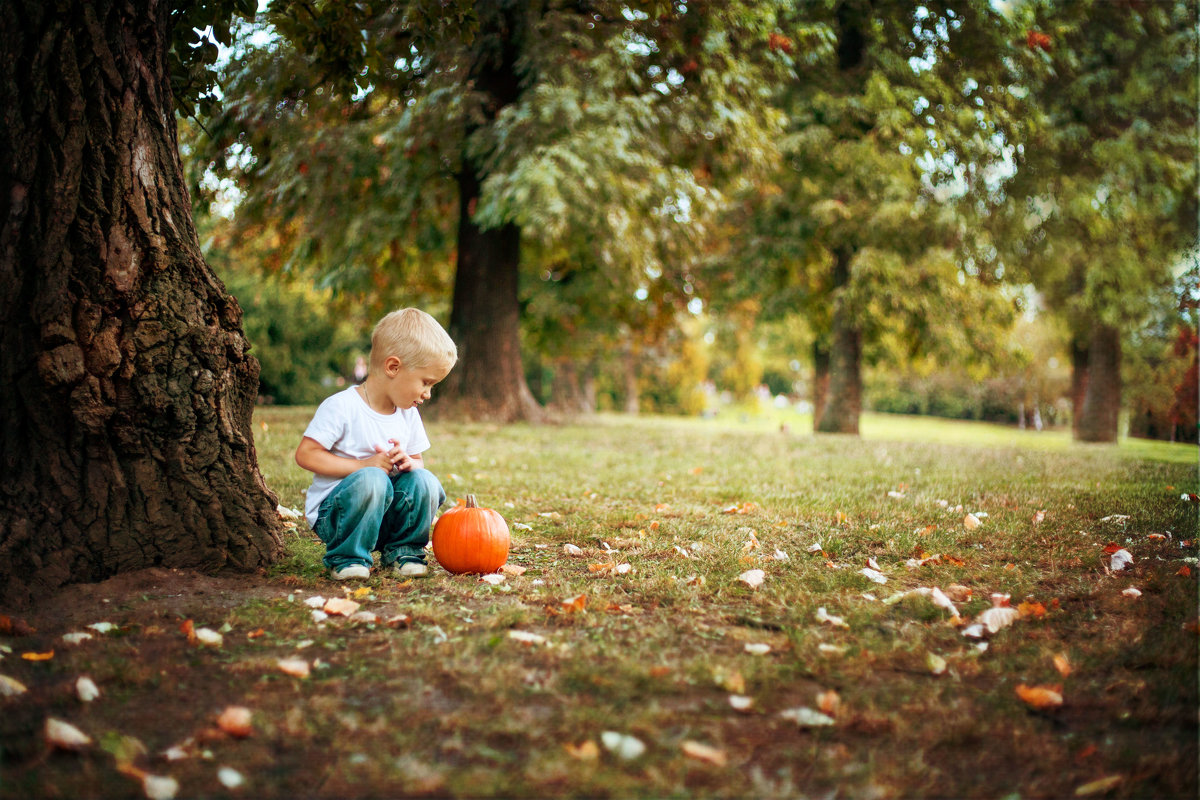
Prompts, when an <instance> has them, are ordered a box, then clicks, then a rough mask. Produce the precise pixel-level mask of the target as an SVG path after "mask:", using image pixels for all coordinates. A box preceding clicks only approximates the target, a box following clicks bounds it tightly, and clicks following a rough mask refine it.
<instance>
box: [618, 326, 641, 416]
mask: <svg viewBox="0 0 1200 800" xmlns="http://www.w3.org/2000/svg"><path fill="white" fill-rule="evenodd" d="M622 356H623V358H622V359H621V364H622V366H623V370H622V371H623V373H624V377H625V413H626V414H632V415H635V416H636V415H637V414H638V412H639V411H641V406H640V404H639V402H638V374H637V357H636V356H635V354H634V352H633V345H632V344H626V345H625V351H624V352H623V353H622Z"/></svg>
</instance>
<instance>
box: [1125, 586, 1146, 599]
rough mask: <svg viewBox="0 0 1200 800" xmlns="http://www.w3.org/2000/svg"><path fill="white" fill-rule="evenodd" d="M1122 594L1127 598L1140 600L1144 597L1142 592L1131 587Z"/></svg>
mask: <svg viewBox="0 0 1200 800" xmlns="http://www.w3.org/2000/svg"><path fill="white" fill-rule="evenodd" d="M1121 594H1123V595H1125V596H1126V597H1133V598H1138V597H1141V596H1142V590H1141V589H1138V588H1136V587H1133V586H1130V587H1129V588H1128V589H1125V590H1124V591H1123V592H1121Z"/></svg>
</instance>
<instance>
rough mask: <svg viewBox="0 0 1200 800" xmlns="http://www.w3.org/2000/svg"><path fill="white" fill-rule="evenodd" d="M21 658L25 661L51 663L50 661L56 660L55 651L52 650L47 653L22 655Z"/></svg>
mask: <svg viewBox="0 0 1200 800" xmlns="http://www.w3.org/2000/svg"><path fill="white" fill-rule="evenodd" d="M21 658H23V659H25V660H26V661H49V660H50V659H52V658H54V651H53V650H50V651H48V652H45V653H33V652H30V653H21Z"/></svg>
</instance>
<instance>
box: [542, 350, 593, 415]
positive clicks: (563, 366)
mask: <svg viewBox="0 0 1200 800" xmlns="http://www.w3.org/2000/svg"><path fill="white" fill-rule="evenodd" d="M580 372H581V370H580V369H579V367H578V366H577V365H576V363H575V361H574V360H572V359H569V358H564V359H561V360H560V361H558V362H557V363H556V364H555V365H554V385H553V389H552V390H551V394H552V396H553V398H554V401H553V405H554V408H555V410H556V411H559V412H561V413H563V414H567V415H571V416H573V415H576V414H591V413H592V412H594V411H595V410H596V386H595V381H594V380H588V379H586V378H582V377H581V375H580Z"/></svg>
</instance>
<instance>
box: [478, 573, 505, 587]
mask: <svg viewBox="0 0 1200 800" xmlns="http://www.w3.org/2000/svg"><path fill="white" fill-rule="evenodd" d="M504 580H505V579H504V576H503V575H501V574H500V573H498V572H489V573H488V574H487V575H480V576H479V582H480V583H486V584H489V585H491V586H499V585H500V584H502V583H504Z"/></svg>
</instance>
